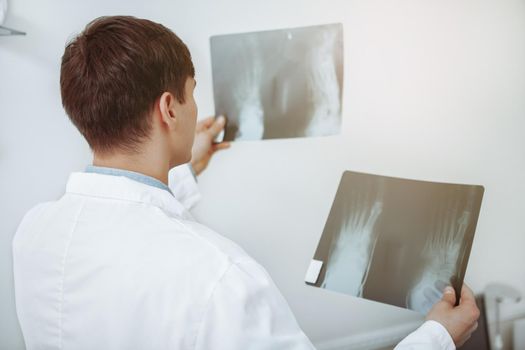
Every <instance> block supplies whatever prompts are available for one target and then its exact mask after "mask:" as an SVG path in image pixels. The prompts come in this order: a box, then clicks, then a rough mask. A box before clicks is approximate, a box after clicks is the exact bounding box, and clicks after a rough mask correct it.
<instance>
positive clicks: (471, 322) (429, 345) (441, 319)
mask: <svg viewBox="0 0 525 350" xmlns="http://www.w3.org/2000/svg"><path fill="white" fill-rule="evenodd" d="M455 302H456V296H455V292H454V289H453V288H452V287H450V286H447V287H446V288H445V291H444V293H443V297H442V299H441V300H440V301H439V302H437V303H436V304H435V305H434V307H432V309H431V310H430V312H429V313H428V315H427V317H426V319H427V321H426V322H425V323H424V324H423V325H422V326H421V327H419V328H418V329H417V330H415V331H414V332H413V333H411V334H409V335H408V336H407V337H406V338H405V339H403V341H401V343H399V344H398V345H397V346H396V348H395V350H426V349H428V350H434V349H435V350H454V349H455V348H456V346H461V345H463V344H464V343H465V342H466V341H467V340H468V339H469V338H470V336H471V335H472V333H473V332H474V331H475V330H476V328H477V327H478V318H479V309H478V307H477V305H476V300H475V297H474V294H473V293H472V291H471V290H470V288H469V287H467V286H466V285H463V288H462V289H461V298H460V302H459V305H458V306H454V304H455Z"/></svg>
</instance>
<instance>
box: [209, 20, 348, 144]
mask: <svg viewBox="0 0 525 350" xmlns="http://www.w3.org/2000/svg"><path fill="white" fill-rule="evenodd" d="M210 47H211V59H212V71H213V72H212V75H213V90H214V100H215V113H216V115H225V116H226V117H227V119H228V122H227V125H226V129H225V134H224V140H225V141H231V140H261V139H275V138H292V137H309V136H328V135H336V134H339V133H340V129H341V107H342V106H341V95H342V86H343V27H342V25H341V24H328V25H319V26H311V27H302V28H291V29H281V30H272V31H263V32H253V33H242V34H229V35H218V36H213V37H211V38H210Z"/></svg>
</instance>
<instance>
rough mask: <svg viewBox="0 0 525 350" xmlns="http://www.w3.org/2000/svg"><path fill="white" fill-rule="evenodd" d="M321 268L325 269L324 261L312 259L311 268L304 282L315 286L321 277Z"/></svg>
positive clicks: (309, 267)
mask: <svg viewBox="0 0 525 350" xmlns="http://www.w3.org/2000/svg"><path fill="white" fill-rule="evenodd" d="M321 267H323V262H322V261H320V260H315V259H312V261H310V266H308V271H306V276H305V278H304V281H305V282H308V283H314V284H315V283H316V282H317V278H318V277H319V272H321Z"/></svg>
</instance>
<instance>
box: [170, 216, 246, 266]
mask: <svg viewBox="0 0 525 350" xmlns="http://www.w3.org/2000/svg"><path fill="white" fill-rule="evenodd" d="M169 220H170V221H171V222H172V223H173V225H174V228H175V227H176V228H178V229H179V230H181V229H182V231H183V232H184V233H185V234H187V235H188V236H189V237H191V239H192V240H193V241H194V243H195V244H196V245H198V246H200V247H201V248H202V249H204V250H207V251H209V252H210V253H212V254H216V255H218V256H222V257H223V258H226V259H227V260H229V261H230V262H231V263H237V262H239V261H246V260H253V259H252V258H251V257H250V256H249V255H248V254H247V253H246V252H245V251H244V249H242V248H241V247H240V246H239V245H237V244H236V243H235V242H233V241H232V240H230V239H229V238H227V237H225V236H223V235H222V234H220V233H218V232H216V231H215V230H213V229H212V228H210V227H208V226H206V225H203V224H200V223H198V222H196V221H191V220H182V219H179V218H173V217H170V218H169Z"/></svg>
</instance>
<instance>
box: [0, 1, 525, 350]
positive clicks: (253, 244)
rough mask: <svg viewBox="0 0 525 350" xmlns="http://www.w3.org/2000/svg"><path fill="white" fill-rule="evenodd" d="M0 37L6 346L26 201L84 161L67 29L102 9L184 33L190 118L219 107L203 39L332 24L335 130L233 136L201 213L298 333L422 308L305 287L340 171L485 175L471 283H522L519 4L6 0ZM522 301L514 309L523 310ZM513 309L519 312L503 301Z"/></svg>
mask: <svg viewBox="0 0 525 350" xmlns="http://www.w3.org/2000/svg"><path fill="white" fill-rule="evenodd" d="M10 6H11V7H10V13H9V16H8V18H7V21H6V23H5V24H6V25H8V26H12V27H15V28H16V29H20V30H25V31H27V32H28V35H27V36H26V37H0V198H1V207H0V209H1V210H0V305H1V308H0V348H2V349H4V348H5V349H17V348H22V347H23V343H22V340H21V337H20V333H19V330H18V325H17V321H16V315H15V308H14V298H13V289H12V273H11V265H12V264H11V250H10V244H11V240H12V237H13V234H14V232H15V229H16V226H17V224H18V222H19V221H20V219H21V218H22V215H23V213H24V212H25V211H26V210H27V209H29V208H30V207H31V206H33V205H34V204H35V203H37V202H39V201H43V200H47V199H52V198H56V197H58V196H60V194H61V193H62V192H63V186H64V183H65V181H66V178H67V175H68V173H69V172H70V171H73V170H79V169H82V168H83V167H84V165H85V164H87V163H88V162H89V161H90V153H89V150H88V148H87V146H86V144H85V143H84V141H83V140H82V139H81V138H80V136H79V134H78V133H77V132H76V130H74V128H73V127H72V126H71V125H70V124H69V121H68V120H67V117H66V116H65V114H64V112H63V110H62V108H61V104H60V95H59V85H58V79H59V64H60V57H61V55H62V52H63V48H64V44H65V42H66V40H67V38H68V37H70V36H71V35H72V34H74V33H76V32H78V31H79V30H81V28H82V27H83V25H84V24H86V23H87V22H88V21H89V20H91V19H93V18H95V17H97V16H100V15H111V14H131V15H136V16H140V17H146V18H150V19H153V20H156V21H159V22H161V23H163V24H165V25H167V26H168V27H170V28H172V29H173V30H174V31H175V32H176V33H177V34H178V35H179V36H181V37H182V38H183V40H185V41H186V43H187V44H188V45H189V47H190V50H191V51H192V53H193V57H194V62H195V65H196V69H197V80H198V81H199V83H198V88H197V94H196V95H197V96H196V97H197V100H198V103H199V107H200V115H201V116H206V115H211V114H212V113H213V98H212V87H211V72H210V57H209V48H208V38H209V36H210V35H213V34H220V33H230V32H243V31H253V30H263V29H273V28H283V27H291V26H302V25H311V24H320V23H332V22H341V23H343V24H344V32H345V86H344V95H343V97H344V107H343V108H344V122H343V135H342V136H341V137H329V138H316V139H296V140H274V141H264V142H244V143H241V142H238V143H235V144H234V146H233V147H232V149H231V150H229V151H227V152H224V153H222V154H220V155H217V157H216V158H215V159H214V160H213V161H212V164H211V166H210V168H209V170H208V171H207V172H206V173H205V174H204V175H203V176H202V178H201V180H200V184H201V187H202V191H203V193H204V200H203V201H202V203H201V204H200V205H199V207H198V208H197V210H196V216H197V217H198V218H200V219H201V220H202V221H203V222H205V223H207V224H209V225H210V226H211V227H213V228H215V229H216V230H217V231H219V232H221V233H223V234H224V235H226V236H228V237H230V238H232V239H233V240H235V241H237V242H239V243H240V244H241V245H242V246H243V247H244V248H245V249H246V250H247V251H248V252H249V253H250V254H252V255H253V256H254V257H255V258H256V259H257V260H259V261H260V262H261V263H262V264H263V265H264V266H265V267H266V268H267V269H268V270H269V272H270V274H271V275H272V276H273V278H274V279H275V281H276V283H277V284H278V286H279V287H280V288H281V290H282V292H283V293H284V295H285V297H286V298H287V299H288V301H289V303H290V305H291V307H292V309H293V310H294V311H295V313H296V315H297V317H298V320H299V322H300V324H301V326H302V327H303V328H304V330H305V331H306V333H307V334H308V335H309V336H310V337H311V338H312V340H314V342H317V343H320V342H322V341H325V340H328V339H333V338H338V337H346V336H349V335H350V336H351V335H358V334H361V333H363V332H369V331H374V330H377V329H379V328H382V327H388V326H391V325H394V324H399V323H401V322H413V321H417V320H418V319H420V317H419V316H417V315H415V314H414V313H412V312H410V311H406V310H402V309H398V308H395V307H390V306H386V305H381V304H378V303H374V302H370V301H365V300H361V299H356V298H351V297H346V296H342V295H338V294H336V293H332V292H328V291H325V290H320V289H315V288H310V287H306V286H305V285H304V284H303V282H302V279H303V276H304V272H305V270H306V267H307V264H308V262H309V260H310V258H311V257H312V255H313V253H314V250H315V248H316V245H317V241H318V239H319V237H320V234H321V231H322V229H323V226H324V222H325V219H326V217H327V215H328V211H329V208H330V205H331V202H332V199H333V196H334V194H335V190H336V187H337V184H338V181H339V177H340V175H341V173H342V171H343V170H345V169H352V170H358V171H365V172H372V173H378V174H383V175H392V176H401V177H408V178H416V179H428V180H436V181H450V182H461V183H474V184H482V185H484V186H485V187H486V193H485V198H484V203H483V206H482V211H481V216H480V219H479V225H478V230H477V233H476V238H475V242H474V246H473V248H472V255H471V259H470V263H469V267H468V270H467V281H468V282H469V283H470V284H471V286H472V287H473V288H474V290H475V291H481V290H482V289H483V288H484V286H485V285H486V284H487V283H489V282H491V281H501V282H506V283H509V284H512V285H514V286H515V287H517V288H519V289H520V290H521V291H522V292H523V293H524V294H525V271H524V268H523V267H524V266H525V229H524V227H523V220H522V217H521V215H523V213H524V212H525V202H524V200H523V196H524V195H525V183H524V182H523V181H524V180H525V176H524V175H525V138H524V137H523V133H524V132H525V0H492V1H489V0H398V1H388V0H366V1H365V0H361V1H349V0H340V1H335V0H325V1H321V0H315V1H314V0H307V1H305V0H272V1H245V0H228V1H211V0H208V1H205V0H197V1H191V2H189V1H187V2H181V1H179V2H176V1H136V0H133V1H118V0H96V1H82V2H81V1H68V0H55V1H45V2H44V1H36V0H12V1H11V4H10ZM523 309H524V307H523V305H522V306H521V310H523ZM510 312H516V311H510Z"/></svg>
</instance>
